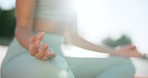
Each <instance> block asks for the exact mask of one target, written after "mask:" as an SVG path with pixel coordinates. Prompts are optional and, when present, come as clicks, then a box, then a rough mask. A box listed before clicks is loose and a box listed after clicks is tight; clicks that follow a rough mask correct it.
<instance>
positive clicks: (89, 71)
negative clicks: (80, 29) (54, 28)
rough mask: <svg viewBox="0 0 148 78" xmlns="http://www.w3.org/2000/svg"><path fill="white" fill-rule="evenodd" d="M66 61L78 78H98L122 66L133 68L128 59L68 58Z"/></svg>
mask: <svg viewBox="0 0 148 78" xmlns="http://www.w3.org/2000/svg"><path fill="white" fill-rule="evenodd" d="M66 60H67V63H68V64H69V67H70V69H71V71H72V72H73V74H74V75H75V77H76V78H96V76H98V75H99V74H100V73H102V72H104V71H106V70H107V69H109V68H111V67H114V66H119V65H122V64H129V66H133V65H132V63H131V61H130V60H129V59H128V58H122V57H113V56H112V57H109V58H71V57H66Z"/></svg>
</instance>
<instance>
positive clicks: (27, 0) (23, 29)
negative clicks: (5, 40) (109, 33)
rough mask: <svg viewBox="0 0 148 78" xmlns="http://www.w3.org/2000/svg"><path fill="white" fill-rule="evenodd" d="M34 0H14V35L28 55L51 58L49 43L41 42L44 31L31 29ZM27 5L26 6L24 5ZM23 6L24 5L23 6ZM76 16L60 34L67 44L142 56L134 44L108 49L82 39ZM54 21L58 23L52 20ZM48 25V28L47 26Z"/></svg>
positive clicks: (42, 58)
mask: <svg viewBox="0 0 148 78" xmlns="http://www.w3.org/2000/svg"><path fill="white" fill-rule="evenodd" d="M35 4H36V0H16V17H17V26H16V31H15V35H16V38H17V40H18V42H19V43H20V44H21V45H22V46H23V47H24V48H26V49H28V50H29V52H30V55H32V56H33V57H35V58H37V59H41V60H48V58H51V59H53V58H54V57H55V56H56V54H55V53H52V52H51V50H50V49H49V45H47V44H46V43H43V42H42V38H43V37H44V32H46V31H44V30H43V29H42V30H38V32H40V33H39V34H36V35H34V34H33V33H32V31H33V30H34V29H35V28H36V27H35V26H33V21H34V18H33V17H32V16H33V14H34V9H35ZM26 5H27V6H26ZM24 6H25V7H24ZM76 20H77V19H76V18H75V17H74V18H73V19H72V20H71V21H72V22H71V23H70V24H69V25H70V26H67V27H65V29H64V31H63V33H62V35H64V36H65V38H66V41H67V42H68V43H69V44H73V45H75V46H78V47H81V48H84V49H88V50H92V51H96V52H102V53H108V54H111V55H116V56H124V57H139V58H140V57H142V56H143V55H142V54H140V53H139V52H138V51H137V49H136V47H135V46H134V45H128V46H125V47H122V48H120V49H118V50H114V49H110V48H107V47H102V46H98V45H95V44H92V43H90V42H88V41H86V40H84V39H82V38H81V37H80V36H79V35H78V34H77V33H76V31H75V27H76V24H77V23H76ZM54 23H58V22H56V21H54ZM47 27H48V28H47ZM51 27H54V24H51V22H50V23H48V26H46V27H44V29H50V28H51Z"/></svg>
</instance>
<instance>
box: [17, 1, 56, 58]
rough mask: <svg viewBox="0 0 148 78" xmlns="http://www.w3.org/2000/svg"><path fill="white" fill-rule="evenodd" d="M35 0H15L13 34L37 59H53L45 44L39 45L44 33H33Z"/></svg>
mask: <svg viewBox="0 0 148 78" xmlns="http://www.w3.org/2000/svg"><path fill="white" fill-rule="evenodd" d="M35 5H36V0H16V18H17V25H16V31H15V36H16V39H17V40H18V42H19V43H20V44H21V45H22V46H23V47H24V48H26V49H28V51H29V53H30V55H32V56H35V57H36V58H38V59H42V60H48V58H49V57H50V58H51V59H53V58H54V57H55V56H56V55H55V54H54V53H52V52H51V50H50V49H49V48H48V47H49V46H48V45H47V44H44V45H42V46H41V43H42V38H43V36H44V33H43V32H42V33H40V34H37V35H33V33H32V28H33V20H34V17H33V16H34V10H35Z"/></svg>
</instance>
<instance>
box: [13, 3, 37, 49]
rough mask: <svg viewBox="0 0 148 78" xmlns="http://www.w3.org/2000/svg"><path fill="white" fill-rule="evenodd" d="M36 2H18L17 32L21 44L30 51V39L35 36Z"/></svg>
mask: <svg viewBox="0 0 148 78" xmlns="http://www.w3.org/2000/svg"><path fill="white" fill-rule="evenodd" d="M35 3H36V0H16V18H17V20H16V21H17V24H16V31H15V36H16V38H17V40H18V41H19V43H20V44H21V45H22V46H23V47H25V48H26V49H29V38H30V37H31V36H33V34H32V25H33V14H34V8H35Z"/></svg>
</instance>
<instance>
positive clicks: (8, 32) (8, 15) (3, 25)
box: [0, 9, 16, 38]
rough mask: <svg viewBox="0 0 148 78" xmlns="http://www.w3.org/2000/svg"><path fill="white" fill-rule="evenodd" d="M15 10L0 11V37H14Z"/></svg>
mask: <svg viewBox="0 0 148 78" xmlns="http://www.w3.org/2000/svg"><path fill="white" fill-rule="evenodd" d="M14 12H15V10H14V9H12V10H2V9H0V37H8V38H11V37H13V36H14V28H15V24H16V23H15V22H16V20H15V14H14Z"/></svg>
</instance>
